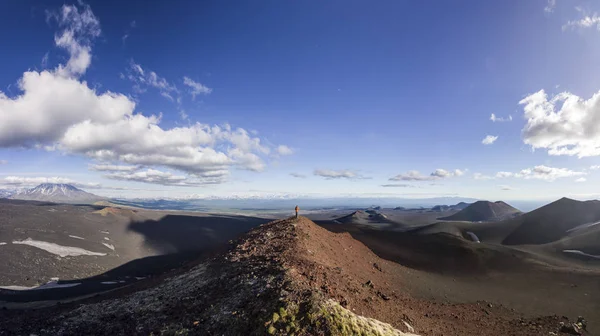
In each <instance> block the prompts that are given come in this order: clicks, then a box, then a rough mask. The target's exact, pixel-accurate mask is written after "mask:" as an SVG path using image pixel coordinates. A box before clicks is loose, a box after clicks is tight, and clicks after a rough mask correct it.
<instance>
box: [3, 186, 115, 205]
mask: <svg viewBox="0 0 600 336" xmlns="http://www.w3.org/2000/svg"><path fill="white" fill-rule="evenodd" d="M10 198H11V199H19V200H30V201H45V202H54V203H94V202H97V201H101V200H104V199H105V198H104V197H101V196H97V195H94V194H90V193H88V192H85V191H83V190H81V189H79V188H76V187H74V186H73V185H70V184H62V183H61V184H56V183H42V184H40V185H38V186H37V187H35V188H32V189H27V190H25V191H21V192H19V193H17V194H14V195H12V196H11V197H10Z"/></svg>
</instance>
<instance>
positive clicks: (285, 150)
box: [276, 145, 294, 155]
mask: <svg viewBox="0 0 600 336" xmlns="http://www.w3.org/2000/svg"><path fill="white" fill-rule="evenodd" d="M276 151H277V154H279V155H292V154H294V151H293V150H292V149H291V148H290V147H288V146H286V145H279V146H277V149H276Z"/></svg>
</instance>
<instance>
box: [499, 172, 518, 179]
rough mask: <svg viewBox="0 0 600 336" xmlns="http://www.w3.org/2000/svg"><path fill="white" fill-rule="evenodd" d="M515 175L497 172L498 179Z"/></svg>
mask: <svg viewBox="0 0 600 336" xmlns="http://www.w3.org/2000/svg"><path fill="white" fill-rule="evenodd" d="M514 175H515V174H513V173H511V172H505V171H501V172H497V173H496V178H505V177H513V176H514Z"/></svg>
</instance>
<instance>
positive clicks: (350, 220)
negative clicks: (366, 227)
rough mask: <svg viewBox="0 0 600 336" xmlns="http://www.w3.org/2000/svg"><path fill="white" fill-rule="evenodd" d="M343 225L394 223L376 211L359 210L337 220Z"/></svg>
mask: <svg viewBox="0 0 600 336" xmlns="http://www.w3.org/2000/svg"><path fill="white" fill-rule="evenodd" d="M337 221H338V222H340V223H343V224H368V223H392V221H391V220H390V219H389V218H388V217H387V216H386V215H384V214H382V213H379V212H378V211H376V210H372V209H370V210H366V211H362V210H358V211H355V212H353V213H351V214H349V215H347V216H343V217H340V218H338V219H337Z"/></svg>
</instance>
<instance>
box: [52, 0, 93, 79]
mask: <svg viewBox="0 0 600 336" xmlns="http://www.w3.org/2000/svg"><path fill="white" fill-rule="evenodd" d="M80 6H81V8H78V7H76V6H74V5H73V6H67V5H63V6H62V9H61V11H60V13H56V12H47V16H48V19H49V20H50V19H54V20H56V21H57V22H58V25H59V27H61V28H63V31H62V32H60V33H59V34H57V35H55V36H54V43H55V44H56V46H57V47H60V48H63V49H65V50H67V52H68V53H69V56H70V57H69V60H68V61H67V64H66V65H64V66H63V65H59V66H58V68H57V69H56V74H57V75H60V76H63V77H72V76H79V75H82V74H84V73H85V71H86V70H87V68H88V67H89V66H90V63H91V61H92V55H91V51H92V48H91V46H90V44H91V42H92V40H93V39H94V38H96V37H98V36H100V32H101V31H100V21H98V19H97V18H96V16H94V13H93V12H92V10H91V9H90V6H89V5H86V4H83V3H80Z"/></svg>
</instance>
